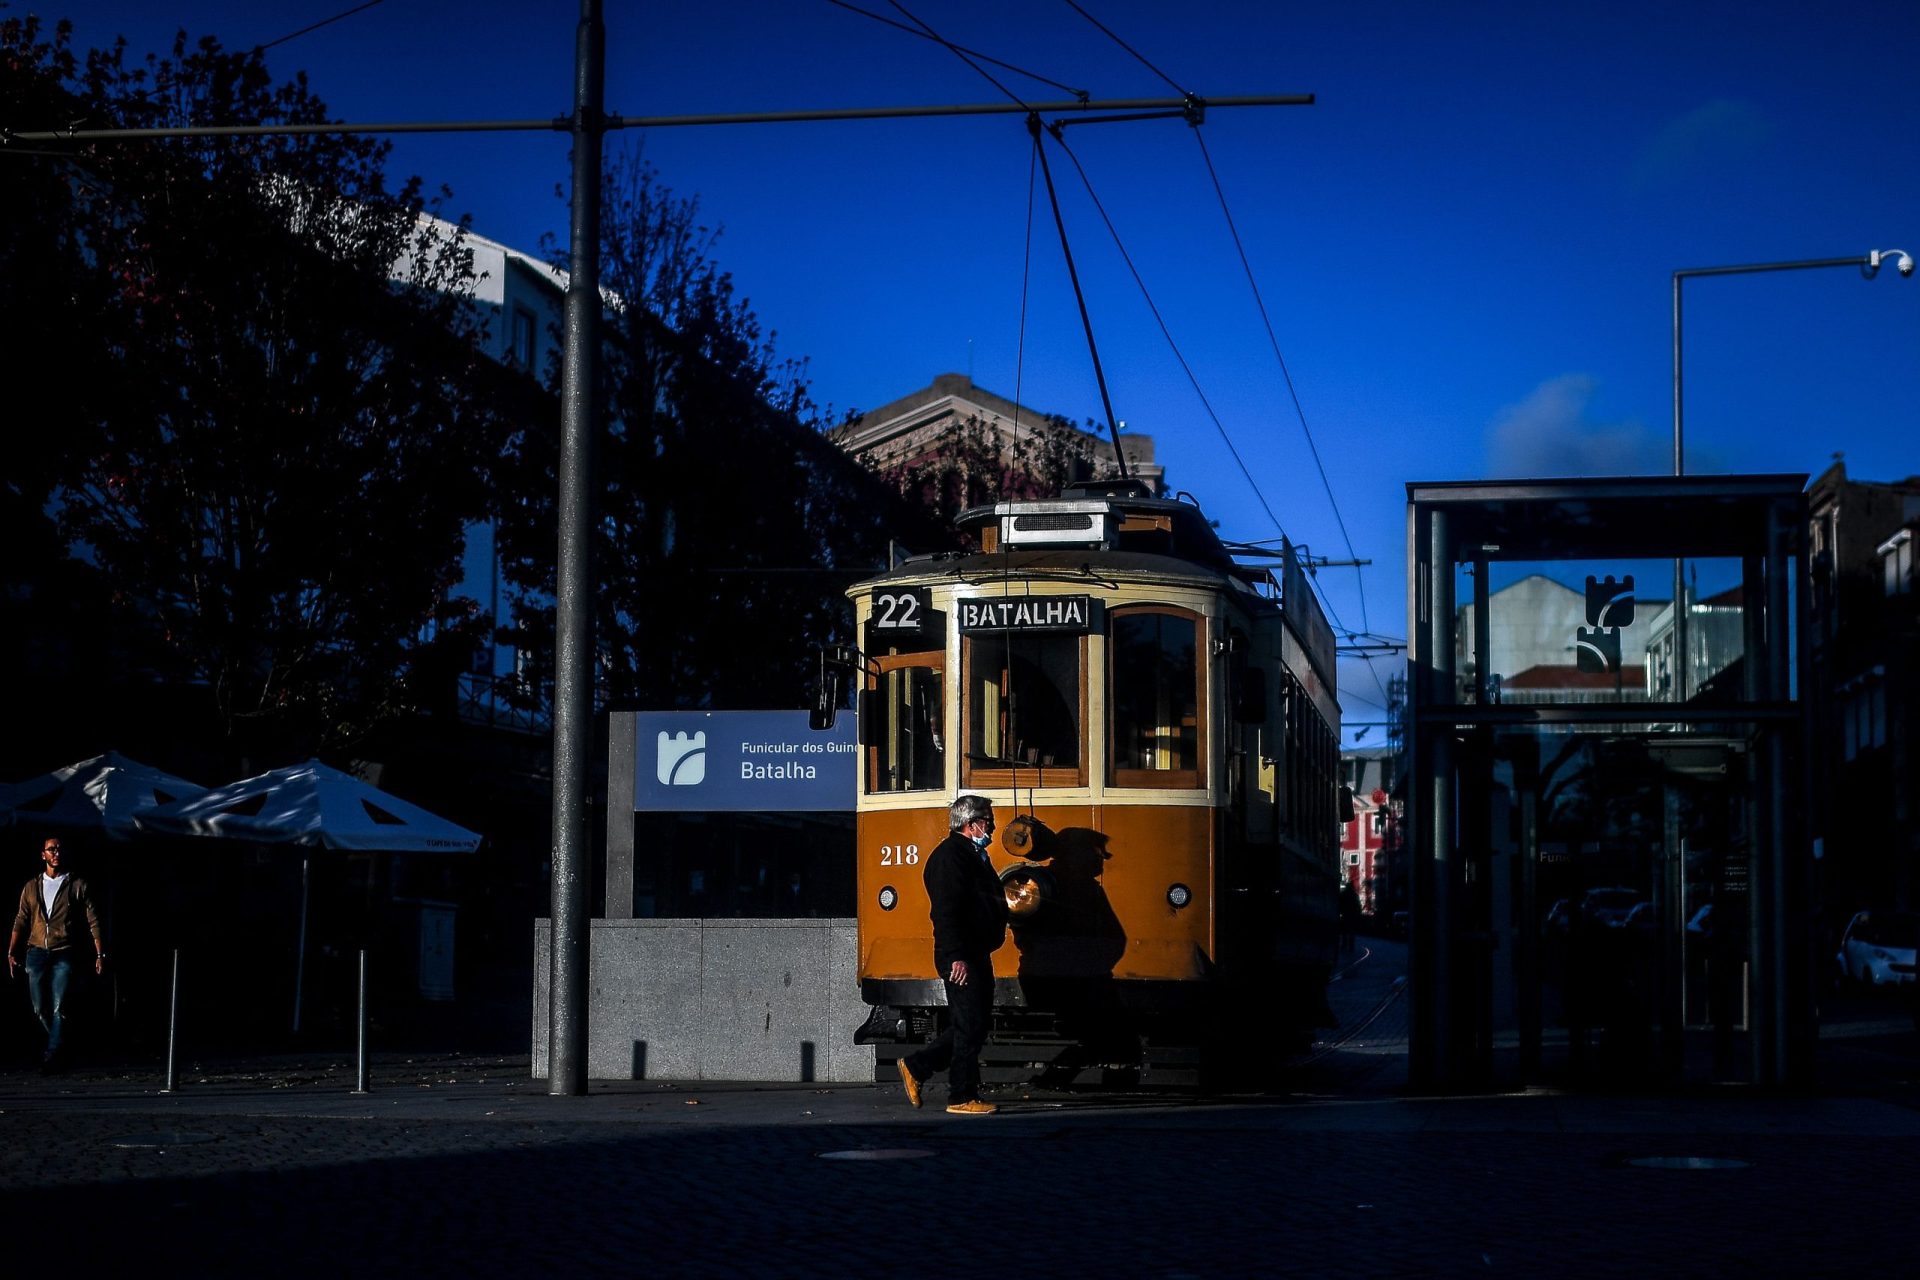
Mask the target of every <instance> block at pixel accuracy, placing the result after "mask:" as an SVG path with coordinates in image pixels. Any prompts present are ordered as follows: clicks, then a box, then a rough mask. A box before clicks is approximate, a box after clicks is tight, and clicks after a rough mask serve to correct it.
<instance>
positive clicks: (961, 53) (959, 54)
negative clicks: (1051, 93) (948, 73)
mask: <svg viewBox="0 0 1920 1280" xmlns="http://www.w3.org/2000/svg"><path fill="white" fill-rule="evenodd" d="M887 3H888V4H891V5H892V6H893V7H894V8H896V9H898V10H899V11H900V12H901V14H902V15H903V16H905V17H906V18H907V19H908V20H909V21H911V22H912V23H913V24H914V25H915V26H917V27H919V28H920V29H921V30H922V31H925V32H926V33H927V37H928V38H929V39H931V40H938V41H939V42H940V43H941V44H943V45H945V46H946V47H947V51H948V52H949V53H951V54H953V56H954V57H956V58H958V59H960V61H962V62H964V63H966V64H967V65H968V66H970V67H972V68H973V69H974V70H975V71H977V72H979V73H980V75H981V77H982V78H983V79H985V80H986V82H987V83H988V84H990V85H992V86H993V87H994V88H996V89H998V90H999V91H1000V92H1002V93H1004V94H1006V95H1007V96H1008V97H1009V98H1011V99H1013V100H1014V101H1015V102H1017V103H1019V104H1020V105H1021V106H1023V107H1024V106H1026V105H1027V103H1026V99H1024V98H1022V97H1021V96H1020V95H1019V94H1017V93H1015V92H1014V91H1013V90H1011V89H1009V88H1007V86H1005V85H1003V84H1001V83H1000V82H999V81H998V80H996V79H994V76H993V72H991V71H989V70H987V69H986V68H985V67H983V66H981V65H980V64H979V63H977V62H975V61H974V60H973V59H972V58H970V57H968V56H967V54H966V52H965V50H963V49H961V48H960V46H959V45H957V44H955V43H954V42H953V41H951V40H949V39H947V38H946V37H945V36H943V35H941V34H940V33H939V32H938V31H935V30H934V29H933V28H932V27H930V26H928V25H927V24H926V23H924V22H922V21H921V20H920V18H919V17H918V16H917V15H915V14H914V13H913V12H912V11H911V10H909V9H908V8H907V6H905V5H903V4H901V3H900V0H887Z"/></svg>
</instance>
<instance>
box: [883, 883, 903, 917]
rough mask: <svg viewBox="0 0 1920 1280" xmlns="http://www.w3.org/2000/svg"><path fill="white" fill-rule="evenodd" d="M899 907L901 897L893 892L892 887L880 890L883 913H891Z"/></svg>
mask: <svg viewBox="0 0 1920 1280" xmlns="http://www.w3.org/2000/svg"><path fill="white" fill-rule="evenodd" d="M899 905H900V895H899V894H897V893H895V892H894V891H893V886H892V885H888V886H886V887H885V888H884V889H882V890H880V909H881V910H882V911H891V910H893V909H894V908H895V907H897V906H899Z"/></svg>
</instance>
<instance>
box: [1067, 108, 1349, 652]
mask: <svg viewBox="0 0 1920 1280" xmlns="http://www.w3.org/2000/svg"><path fill="white" fill-rule="evenodd" d="M1048 132H1049V133H1051V134H1052V135H1053V141H1054V144H1055V145H1056V146H1058V147H1059V148H1060V150H1062V151H1063V152H1065V153H1066V156H1067V159H1069V160H1071V161H1073V167H1074V171H1075V172H1077V173H1078V174H1079V175H1080V184H1081V185H1082V186H1083V187H1085V188H1086V191H1087V197H1088V198H1089V199H1090V200H1092V201H1093V207H1094V209H1095V210H1096V211H1097V212H1098V213H1099V214H1100V220H1101V221H1102V222H1104V223H1105V224H1106V227H1107V234H1108V235H1109V236H1111V237H1112V238H1113V246H1114V248H1115V249H1117V250H1119V253H1120V260H1121V261H1122V262H1124V263H1125V264H1126V266H1127V271H1128V272H1129V273H1130V274H1131V275H1132V276H1133V283H1134V284H1135V285H1136V286H1137V287H1138V288H1139V290H1140V296H1141V297H1142V298H1143V299H1144V300H1145V301H1146V304H1147V310H1148V311H1149V312H1150V313H1151V314H1152V316H1153V320H1154V323H1155V324H1157V325H1159V326H1160V336H1161V337H1163V338H1165V339H1166V341H1167V346H1168V348H1169V349H1170V350H1172V352H1173V358H1174V359H1175V360H1176V361H1178V362H1179V365H1180V368H1181V370H1182V371H1183V372H1184V373H1185V374H1186V375H1187V381H1188V382H1189V383H1190V384H1192V386H1193V393H1194V395H1196V396H1198V397H1199V398H1200V406H1201V408H1203V409H1205V410H1206V411H1207V417H1208V418H1210V419H1212V421H1213V426H1214V430H1216V431H1218V432H1219V433H1220V439H1221V441H1222V443H1224V444H1225V445H1226V446H1227V453H1228V454H1229V455H1231V456H1232V458H1233V461H1234V464H1235V465H1236V466H1238V467H1239V468H1240V474H1241V475H1242V476H1244V477H1246V481H1247V486H1248V487H1249V488H1251V489H1252V490H1253V496H1254V498H1255V499H1256V500H1257V501H1258V502H1259V503H1260V508H1261V510H1263V511H1265V512H1266V513H1267V519H1268V520H1270V521H1272V522H1273V527H1274V528H1275V529H1278V530H1279V531H1280V535H1281V536H1282V537H1285V536H1286V532H1287V529H1286V526H1285V525H1283V524H1281V523H1280V517H1279V516H1277V515H1275V514H1274V511H1273V507H1272V506H1271V505H1269V504H1268V502H1267V496H1266V494H1264V493H1262V492H1261V491H1260V484H1259V482H1258V481H1256V480H1255V479H1254V478H1253V472H1251V471H1249V470H1248V469H1247V464H1246V460H1245V459H1243V458H1242V457H1241V456H1240V450H1239V449H1237V448H1235V447H1234V443H1233V437H1232V436H1230V435H1228V434H1227V428H1226V424H1224V423H1223V422H1221V421H1220V415H1219V414H1218V413H1216V412H1214V408H1213V402H1212V401H1210V400H1208V399H1207V393H1206V390H1205V389H1204V388H1202V387H1201V385H1200V379H1199V378H1198V377H1197V376H1196V375H1195V374H1194V372H1193V366H1192V365H1190V364H1188V363H1187V357H1186V356H1185V355H1184V354H1183V353H1182V352H1181V350H1180V344H1179V343H1178V342H1175V341H1174V338H1173V332H1172V330H1170V329H1168V328H1167V322H1166V319H1165V318H1164V317H1162V316H1161V314H1160V308H1159V307H1158V306H1157V305H1156V304H1155V303H1154V301H1153V293H1152V292H1151V291H1150V290H1149V289H1148V288H1147V282H1146V281H1145V280H1144V279H1142V278H1141V276H1140V270H1139V268H1137V267H1136V266H1134V264H1133V256H1132V255H1131V254H1129V253H1128V252H1127V246H1126V245H1125V244H1124V243H1123V242H1122V241H1121V239H1120V231H1119V229H1118V228H1116V227H1115V226H1114V225H1113V219H1112V218H1111V217H1109V216H1108V214H1107V208H1106V206H1105V205H1104V204H1102V203H1101V202H1100V196H1099V193H1097V192H1096V191H1094V189H1093V180H1092V179H1091V178H1089V177H1088V176H1087V170H1086V166H1084V165H1082V164H1081V163H1080V157H1079V156H1077V155H1075V154H1074V152H1073V148H1072V147H1070V146H1068V145H1067V143H1066V139H1064V138H1062V137H1061V136H1060V131H1059V130H1058V129H1051V130H1049V131H1048ZM1343 629H1344V628H1343Z"/></svg>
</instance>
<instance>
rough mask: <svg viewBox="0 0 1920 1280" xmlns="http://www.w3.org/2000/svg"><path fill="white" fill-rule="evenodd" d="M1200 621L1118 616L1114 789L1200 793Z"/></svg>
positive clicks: (1167, 613)
mask: <svg viewBox="0 0 1920 1280" xmlns="http://www.w3.org/2000/svg"><path fill="white" fill-rule="evenodd" d="M1203 639H1204V636H1203V627H1202V624H1201V621H1200V619H1199V618H1197V617H1196V616H1194V615H1193V614H1190V613H1185V612H1180V611H1175V610H1171V609H1139V610H1128V611H1127V612H1124V613H1122V612H1115V613H1114V614H1113V615H1112V631H1111V634H1110V636H1109V638H1108V641H1107V652H1108V653H1109V654H1110V655H1111V663H1112V678H1111V681H1110V683H1109V684H1108V694H1107V707H1108V710H1109V713H1110V718H1111V720H1112V727H1113V781H1114V784H1115V785H1116V786H1122V787H1198V786H1200V785H1201V779H1200V768H1201V764H1200V741H1201V736H1202V735H1201V707H1202V705H1203V703H1202V702H1201V698H1200V658H1199V655H1200V652H1201V645H1202V641H1203Z"/></svg>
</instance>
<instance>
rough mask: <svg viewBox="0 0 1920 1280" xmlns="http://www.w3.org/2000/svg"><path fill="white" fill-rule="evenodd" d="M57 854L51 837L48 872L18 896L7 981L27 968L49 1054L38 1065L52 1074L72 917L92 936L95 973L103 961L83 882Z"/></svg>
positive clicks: (44, 855)
mask: <svg viewBox="0 0 1920 1280" xmlns="http://www.w3.org/2000/svg"><path fill="white" fill-rule="evenodd" d="M60 853H61V850H60V840H59V838H58V837H57V836H49V837H48V838H47V839H46V841H45V842H44V843H43V844H42V845H41V846H40V861H41V862H43V863H45V864H46V870H45V871H43V872H42V873H41V874H39V875H37V876H35V877H34V878H33V879H31V880H29V881H27V883H26V885H25V886H24V887H23V888H22V889H21V890H20V907H19V909H18V910H17V911H15V912H14V913H13V931H12V933H10V934H9V935H8V937H7V976H8V977H12V976H13V975H14V974H15V973H17V972H19V970H20V966H21V965H22V964H24V965H25V966H26V969H27V993H28V995H30V996H31V997H32V999H33V1013H34V1016H35V1017H37V1018H39V1019H40V1025H41V1026H43V1027H45V1028H46V1030H47V1052H46V1056H45V1057H44V1058H42V1059H41V1065H42V1067H43V1068H44V1069H46V1070H50V1071H51V1070H57V1069H58V1068H59V1067H60V1064H61V1056H60V1033H61V1031H62V1029H63V1028H64V1026H65V1024H66V1003H67V983H68V980H69V979H70V978H71V977H72V976H73V962H74V958H75V951H76V948H75V946H74V944H75V943H76V942H78V941H79V938H78V937H77V935H76V931H75V929H74V927H73V922H74V919H75V917H76V916H81V917H84V918H85V919H86V922H87V932H88V933H89V934H90V935H92V939H93V971H94V973H96V974H97V973H99V972H100V971H101V970H102V969H103V968H104V967H105V964H106V959H107V952H106V948H105V947H104V946H102V945H101V942H100V913H99V912H98V911H96V910H95V909H94V905H93V896H92V895H91V894H89V893H88V892H87V882H86V881H85V880H82V879H81V878H80V877H79V876H76V875H70V874H68V873H67V872H66V871H65V870H63V869H62V868H61V866H60ZM23 943H24V944H25V954H24V956H23V955H22V952H21V948H22V944H23Z"/></svg>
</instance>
